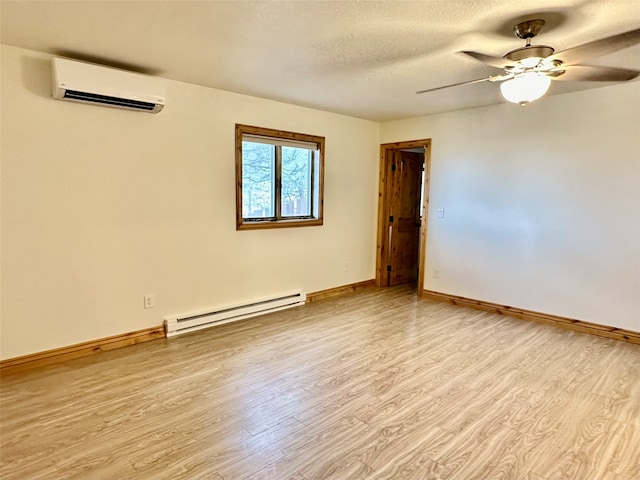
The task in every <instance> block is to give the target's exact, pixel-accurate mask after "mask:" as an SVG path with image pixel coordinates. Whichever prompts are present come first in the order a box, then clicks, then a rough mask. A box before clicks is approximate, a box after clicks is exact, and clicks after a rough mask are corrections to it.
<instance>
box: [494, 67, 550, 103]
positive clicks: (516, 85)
mask: <svg viewBox="0 0 640 480" xmlns="http://www.w3.org/2000/svg"><path fill="white" fill-rule="evenodd" d="M549 85H551V78H549V77H548V76H547V75H545V74H544V73H537V72H526V73H522V74H520V75H518V76H517V77H515V78H513V79H511V80H507V81H506V82H502V83H501V84H500V92H502V96H503V97H504V98H505V100H507V101H509V102H512V103H519V104H520V105H525V104H527V103H529V102H533V101H535V100H538V99H539V98H540V97H542V96H543V95H544V94H545V93H547V90H549Z"/></svg>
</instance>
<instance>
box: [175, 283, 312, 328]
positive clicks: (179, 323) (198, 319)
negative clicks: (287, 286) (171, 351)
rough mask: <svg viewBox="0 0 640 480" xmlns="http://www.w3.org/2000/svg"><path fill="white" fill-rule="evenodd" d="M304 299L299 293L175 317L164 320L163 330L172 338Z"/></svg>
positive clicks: (305, 297)
mask: <svg viewBox="0 0 640 480" xmlns="http://www.w3.org/2000/svg"><path fill="white" fill-rule="evenodd" d="M306 299H307V295H306V294H305V293H304V292H301V291H299V292H294V293H288V294H284V295H278V296H274V297H270V298H263V299H260V300H253V301H251V302H247V303H242V304H238V305H231V306H226V307H221V308H215V309H210V310H205V311H200V312H192V313H188V314H183V315H177V316H173V317H168V318H165V320H164V329H165V332H166V334H167V337H173V336H175V335H180V334H183V333H189V332H194V331H196V330H202V329H203V328H209V327H213V326H215V325H221V324H223V323H229V322H235V321H238V320H244V319H245V318H250V317H255V316H258V315H264V314H265V313H270V312H276V311H278V310H284V309H285V308H292V307H297V306H299V305H304V303H305V301H306Z"/></svg>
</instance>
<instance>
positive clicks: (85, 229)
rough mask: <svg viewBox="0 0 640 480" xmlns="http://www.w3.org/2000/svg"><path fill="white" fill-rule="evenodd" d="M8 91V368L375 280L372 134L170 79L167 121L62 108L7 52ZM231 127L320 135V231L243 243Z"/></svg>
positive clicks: (37, 66)
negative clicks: (262, 300) (229, 307)
mask: <svg viewBox="0 0 640 480" xmlns="http://www.w3.org/2000/svg"><path fill="white" fill-rule="evenodd" d="M1 79H2V117H1V120H2V138H1V140H2V152H1V153H2V344H1V347H2V351H1V358H11V357H15V356H19V355H25V354H29V353H33V352H38V351H43V350H47V349H52V348H57V347H61V346H65V345H70V344H74V343H78V342H83V341H88V340H94V339H97V338H102V337H106V336H110V335H116V334H120V333H125V332H130V331H133V330H138V329H143V328H147V327H152V326H157V325H160V324H161V323H162V320H163V318H164V317H165V316H167V315H172V314H180V313H183V312H188V311H194V310H200V309H203V308H209V307H216V306H221V305H225V304H230V303H234V302H241V301H244V300H250V299H255V298H259V297H263V296H266V295H270V294H276V293H281V292H284V291H290V290H294V289H299V288H301V289H303V290H305V291H307V292H310V291H317V290H321V289H326V288H331V287H335V286H339V285H344V284H348V283H352V282H357V281H362V280H367V279H371V278H373V277H374V275H375V237H376V234H375V229H376V225H375V222H376V208H377V204H376V199H377V188H378V186H377V171H378V167H377V165H378V137H379V125H378V124H376V123H373V122H368V121H364V120H359V119H354V118H349V117H345V116H341V115H335V114H331V113H326V112H321V111H316V110H311V109H307V108H301V107H296V106H292V105H287V104H283V103H278V102H273V101H268V100H263V99H258V98H253V97H248V96H243V95H237V94H233V93H228V92H223V91H218V90H213V89H209V88H204V87H200V86H195V85H190V84H185V83H180V82H174V81H166V83H165V84H166V89H167V107H166V108H165V110H164V111H163V112H161V113H160V114H158V115H149V114H145V113H137V112H128V111H123V110H115V109H109V108H100V107H94V106H85V105H78V104H73V103H68V102H61V101H56V100H52V99H51V98H50V74H49V57H48V56H46V55H44V54H40V53H36V52H31V51H27V50H21V49H17V48H14V47H7V46H3V47H2V77H1ZM236 122H237V123H244V124H249V125H258V126H264V127H269V128H277V129H284V130H290V131H296V132H303V133H309V134H313V135H322V136H325V137H326V160H325V168H326V170H325V224H324V226H321V227H306V228H295V229H277V230H265V231H242V232H237V231H236V230H235V190H234V178H235V177H234V176H235V172H234V125H235V123H236ZM147 293H152V294H154V295H155V298H156V304H157V306H156V308H154V309H149V310H144V309H143V307H142V305H143V303H142V297H143V295H144V294H147Z"/></svg>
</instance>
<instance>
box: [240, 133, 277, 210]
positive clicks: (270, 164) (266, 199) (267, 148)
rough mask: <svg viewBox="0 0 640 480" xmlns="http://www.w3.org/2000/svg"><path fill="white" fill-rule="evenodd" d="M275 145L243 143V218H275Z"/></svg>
mask: <svg viewBox="0 0 640 480" xmlns="http://www.w3.org/2000/svg"><path fill="white" fill-rule="evenodd" d="M275 149H276V147H275V146H274V145H267V144H264V143H255V142H242V217H243V218H268V217H274V216H275V202H274V200H275V199H274V197H275V195H274V192H275V164H276V161H275V158H276V155H275Z"/></svg>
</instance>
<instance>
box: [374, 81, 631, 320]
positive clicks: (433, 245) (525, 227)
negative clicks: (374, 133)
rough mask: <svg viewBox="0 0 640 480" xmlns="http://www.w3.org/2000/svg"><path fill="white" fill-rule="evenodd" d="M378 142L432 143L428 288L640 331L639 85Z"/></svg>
mask: <svg viewBox="0 0 640 480" xmlns="http://www.w3.org/2000/svg"><path fill="white" fill-rule="evenodd" d="M380 135H381V142H382V143H386V142H396V141H402V140H411V139H418V138H432V139H433V151H432V156H431V159H432V170H431V202H430V211H429V233H428V245H427V260H426V268H425V288H426V289H428V290H435V291H438V292H444V293H449V294H455V295H459V296H464V297H469V298H474V299H480V300H485V301H490V302H496V303H500V304H504V305H510V306H514V307H519V308H525V309H531V310H535V311H539V312H545V313H552V314H556V315H563V316H568V317H572V318H576V319H581V320H585V321H591V322H596V323H601V324H606V325H613V326H617V327H620V328H627V329H631V330H635V331H640V83H638V82H635V83H632V84H625V85H618V86H612V87H603V88H597V89H593V90H589V91H583V92H579V93H574V94H566V95H558V96H549V97H546V98H544V99H542V100H540V101H538V102H536V103H533V104H531V105H529V106H527V107H526V108H521V107H519V106H517V105H512V104H503V105H497V106H493V107H486V108H479V109H473V110H466V111H460V112H454V113H448V114H441V115H434V116H428V117H422V118H415V119H408V120H403V121H397V122H388V123H384V124H382V125H381V133H380ZM438 208H444V209H445V218H443V219H438V218H436V215H435V212H436V209H438ZM434 269H439V270H440V278H439V279H436V278H434V277H435V276H434Z"/></svg>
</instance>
